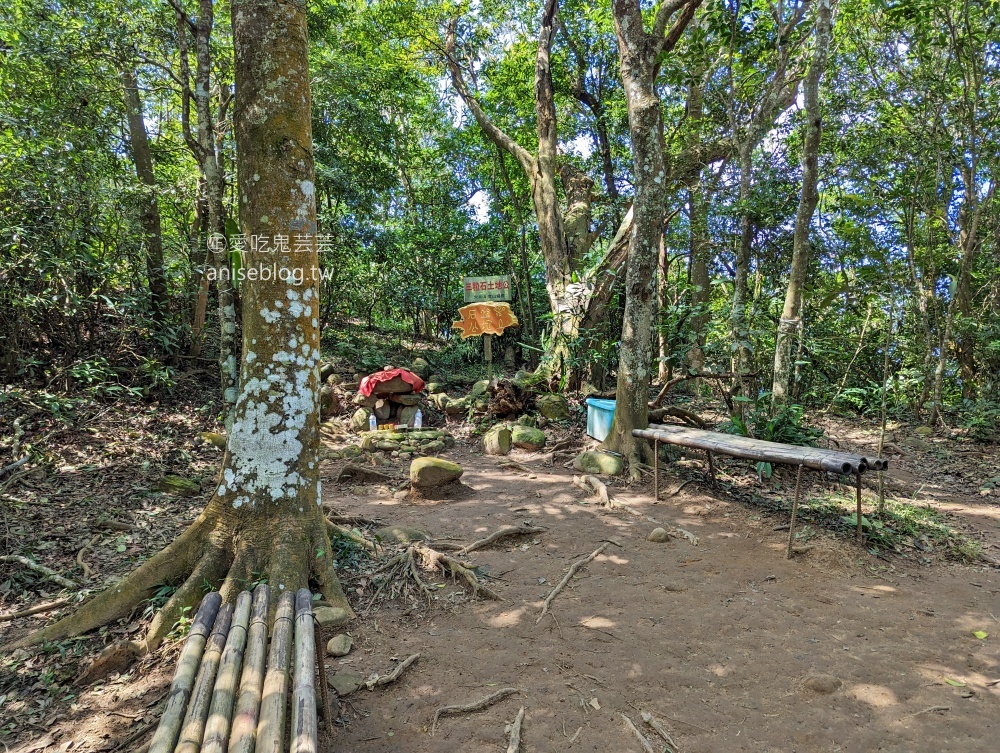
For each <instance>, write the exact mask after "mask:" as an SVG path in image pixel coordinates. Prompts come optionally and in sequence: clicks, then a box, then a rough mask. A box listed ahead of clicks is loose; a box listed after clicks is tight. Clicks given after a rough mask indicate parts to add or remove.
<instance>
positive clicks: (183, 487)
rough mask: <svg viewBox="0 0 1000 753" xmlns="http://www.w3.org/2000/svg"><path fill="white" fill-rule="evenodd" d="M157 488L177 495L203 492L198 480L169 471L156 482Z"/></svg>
mask: <svg viewBox="0 0 1000 753" xmlns="http://www.w3.org/2000/svg"><path fill="white" fill-rule="evenodd" d="M156 488H157V490H158V491H161V492H166V493H167V494H171V495H173V496H175V497H190V496H192V495H194V494H198V493H199V492H201V484H199V483H198V482H197V481H191V480H189V479H186V478H181V477H180V476H174V475H172V474H169V473H168V474H167V475H166V476H164V477H163V478H161V479H160V480H159V481H157V482H156Z"/></svg>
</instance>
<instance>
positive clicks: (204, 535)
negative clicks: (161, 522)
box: [8, 504, 355, 682]
mask: <svg viewBox="0 0 1000 753" xmlns="http://www.w3.org/2000/svg"><path fill="white" fill-rule="evenodd" d="M211 507H212V506H211V504H210V505H209V507H207V508H206V511H205V512H203V513H202V514H201V515H200V516H199V517H198V519H197V520H196V521H195V522H194V523H193V524H192V525H191V526H190V527H189V528H188V529H187V530H186V531H184V533H182V534H181V535H180V536H178V537H177V539H175V540H174V541H173V542H172V543H171V544H169V545H168V546H167V547H166V548H164V549H162V550H161V551H160V552H158V553H157V554H155V555H154V556H153V557H151V558H150V559H149V560H147V561H146V562H144V563H143V564H142V565H141V566H140V567H139V568H138V569H137V570H135V571H134V572H133V573H131V574H129V575H127V576H126V577H125V578H123V579H122V580H121V581H120V582H119V583H117V584H116V585H114V586H111V587H109V588H107V589H105V590H104V591H102V592H101V593H99V594H97V595H96V596H94V597H93V598H92V599H90V600H89V601H88V602H86V603H85V604H84V605H83V606H82V607H81V608H80V609H79V610H77V611H76V612H74V613H73V614H71V615H68V616H67V617H64V618H63V619H61V620H58V621H57V622H55V623H53V624H52V625H49V626H47V627H44V628H41V629H40V630H37V631H35V632H33V633H30V634H28V635H27V636H25V637H23V638H21V639H20V640H18V641H16V642H14V643H13V644H11V645H10V646H9V647H8V648H19V647H24V646H30V645H34V644H37V643H42V642H46V641H58V640H63V639H66V638H72V637H74V636H77V635H81V634H82V633H86V632H89V631H91V630H94V629H96V628H99V627H102V626H103V625H107V624H108V623H110V622H113V621H115V620H118V619H121V618H123V617H127V616H128V615H129V614H131V613H132V612H133V611H134V610H135V609H136V608H138V607H139V606H140V605H141V604H142V603H143V602H144V601H146V600H148V599H149V597H150V596H151V595H152V593H153V591H154V590H155V589H156V588H157V587H159V586H161V585H162V584H164V583H170V582H178V581H180V582H181V585H180V586H179V587H178V588H177V590H176V591H175V592H174V593H173V595H172V596H171V597H170V599H169V600H168V601H167V602H166V604H164V605H163V607H162V608H161V609H160V610H159V611H158V612H157V613H156V615H155V616H154V617H153V621H152V622H151V624H150V626H149V629H148V631H147V632H146V635H145V636H144V638H143V639H142V640H139V641H125V642H121V643H116V644H113V645H111V646H109V647H108V648H106V649H105V650H104V651H103V652H102V653H101V655H100V656H98V657H97V659H96V660H95V661H94V663H93V664H92V665H91V666H90V667H89V668H88V669H87V670H86V671H85V672H84V674H83V675H81V677H80V678H78V681H80V682H86V681H93V680H95V679H98V678H99V677H103V676H107V674H110V673H111V672H115V671H122V670H123V669H124V668H125V667H127V666H128V665H129V664H131V663H132V662H133V661H134V660H135V659H136V658H137V657H139V656H141V655H143V654H145V653H148V652H150V651H153V650H155V649H156V648H157V647H158V646H159V645H160V643H162V641H163V639H164V638H166V637H167V636H168V635H169V634H170V632H171V631H172V630H173V629H174V626H175V625H176V624H177V623H178V621H179V620H180V619H181V618H182V617H183V616H184V615H185V613H186V612H187V611H188V610H189V609H190V608H192V607H194V606H195V605H196V604H198V602H200V601H201V599H202V597H203V596H204V595H205V593H206V592H207V591H210V590H213V589H216V588H218V589H219V591H220V592H221V594H222V597H223V600H224V601H227V602H228V601H234V600H235V598H236V594H237V593H239V592H240V591H242V590H245V589H247V588H250V587H252V584H253V583H254V582H256V581H258V580H261V579H262V578H266V580H267V582H268V583H270V584H271V585H272V587H274V588H276V589H278V590H279V591H280V590H291V591H292V592H294V591H296V590H298V589H299V588H307V587H309V585H310V581H311V582H312V583H314V584H315V585H316V587H317V588H318V589H319V591H320V593H321V594H322V595H323V597H324V598H325V599H326V601H327V602H328V603H329V604H330V606H331V607H333V608H335V609H339V610H341V611H342V613H343V614H342V620H339V621H338V623H339V624H346V623H347V622H349V621H350V620H351V619H353V618H354V616H355V615H354V611H353V610H352V609H351V606H350V604H349V603H348V602H347V598H346V597H345V596H344V592H343V589H342V588H341V586H340V580H339V579H338V578H337V573H336V571H335V567H334V561H333V558H332V557H331V556H330V551H331V548H330V540H329V537H328V536H327V529H326V524H325V520H324V519H323V518H322V517H321V516H319V515H316V517H315V519H314V520H309V521H293V524H291V525H287V526H284V527H282V529H281V530H280V531H277V532H275V531H273V530H267V529H266V527H263V526H262V527H260V528H259V529H258V527H255V526H253V525H252V524H251V525H249V526H245V527H242V528H241V527H240V526H238V525H227V524H226V523H224V522H223V520H222V519H221V518H220V517H218V516H213V515H211V514H209V510H211Z"/></svg>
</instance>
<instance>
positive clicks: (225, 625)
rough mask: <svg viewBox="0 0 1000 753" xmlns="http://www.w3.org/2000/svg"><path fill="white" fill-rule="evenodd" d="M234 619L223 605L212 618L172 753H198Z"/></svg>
mask: <svg viewBox="0 0 1000 753" xmlns="http://www.w3.org/2000/svg"><path fill="white" fill-rule="evenodd" d="M232 619H233V605H232V604H224V605H223V606H222V607H221V608H220V609H219V615H218V616H217V617H216V618H215V625H214V626H213V627H212V634H211V635H210V636H209V637H208V645H207V646H206V647H205V653H204V655H203V656H202V657H201V669H199V670H198V679H197V680H195V683H194V692H193V693H192V694H191V701H190V703H188V709H187V714H185V716H184V726H183V727H181V736H180V741H179V742H178V743H177V747H176V748H174V753H198V749H199V748H200V747H201V740H202V737H204V735H205V722H206V721H207V720H208V708H209V704H210V703H211V701H212V688H213V687H214V686H215V674H216V672H217V671H218V669H219V661H220V660H221V659H222V649H223V648H224V647H225V645H226V636H227V635H228V634H229V624H230V622H232Z"/></svg>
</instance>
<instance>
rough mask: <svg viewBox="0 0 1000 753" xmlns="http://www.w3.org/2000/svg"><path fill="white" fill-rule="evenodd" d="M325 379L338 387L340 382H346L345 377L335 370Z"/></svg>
mask: <svg viewBox="0 0 1000 753" xmlns="http://www.w3.org/2000/svg"><path fill="white" fill-rule="evenodd" d="M324 381H326V383H327V384H332V385H333V386H334V387H336V386H337V385H338V384H343V383H344V377H343V376H341V375H340V374H337V373H336V372H334V373H333V374H330V376H328V377H327V378H326V379H325V380H324Z"/></svg>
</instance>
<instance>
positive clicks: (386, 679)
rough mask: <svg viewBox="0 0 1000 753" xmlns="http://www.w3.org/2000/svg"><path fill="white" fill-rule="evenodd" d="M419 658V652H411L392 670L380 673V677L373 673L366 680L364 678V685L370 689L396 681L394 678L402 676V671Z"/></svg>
mask: <svg viewBox="0 0 1000 753" xmlns="http://www.w3.org/2000/svg"><path fill="white" fill-rule="evenodd" d="M419 658H420V654H413V655H411V656H407V657H406V658H405V659H403V661H401V662H400V663H399V664H397V665H396V667H395V669H393V670H392V672H390V673H389V674H387V675H382V676H381V677H380V676H379V675H373V676H372V677H369V678H368V679H367V680H365V687H366V688H368V689H369V690H372V689H373V688H378V687H381V686H383V685H389V684H391V683H394V682H396V680H398V679H399V678H400V677H402V675H403V672H405V671H406V670H407V668H408V667H409V666H410V665H411V664H413V662H415V661H416V660H417V659H419Z"/></svg>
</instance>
